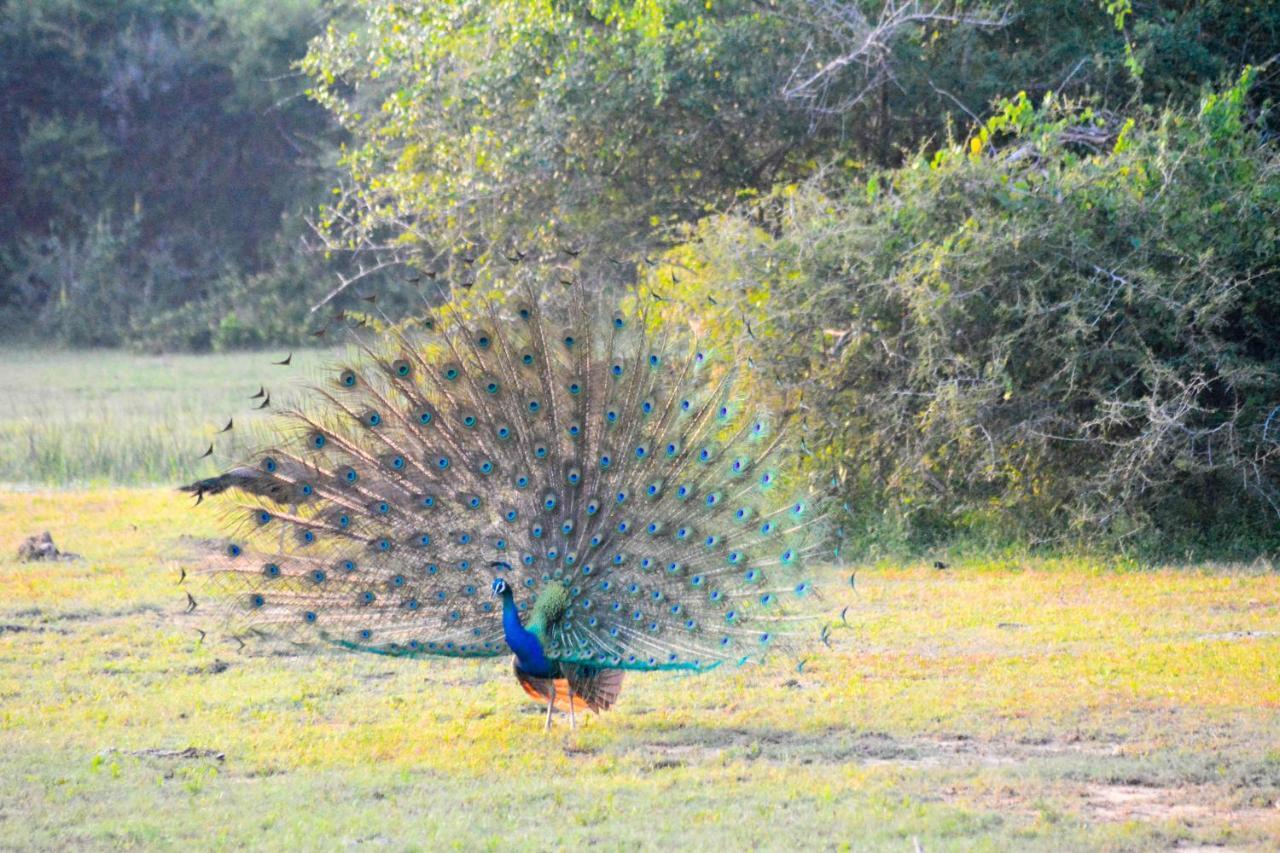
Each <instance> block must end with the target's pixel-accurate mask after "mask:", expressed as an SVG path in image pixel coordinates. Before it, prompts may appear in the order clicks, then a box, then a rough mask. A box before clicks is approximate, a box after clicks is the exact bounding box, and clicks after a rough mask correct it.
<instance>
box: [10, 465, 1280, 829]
mask: <svg viewBox="0 0 1280 853" xmlns="http://www.w3.org/2000/svg"><path fill="white" fill-rule="evenodd" d="M207 509H208V507H200V508H199V509H197V510H193V509H192V508H191V507H190V501H189V500H188V499H185V498H183V497H180V496H178V495H177V494H176V493H174V492H172V491H168V490H155V489H153V490H101V491H83V492H31V493H23V492H0V848H7V847H32V846H34V847H45V848H66V847H68V846H73V845H78V846H89V847H103V846H118V845H136V846H175V847H176V846H189V845H191V844H192V843H198V844H202V845H208V846H214V847H238V846H241V845H243V844H254V845H258V846H265V847H278V848H295V847H299V846H302V847H312V848H322V849H326V848H333V847H345V846H351V845H353V844H357V843H363V842H378V843H384V844H389V845H390V846H392V847H393V848H396V849H405V848H415V847H422V848H436V847H439V846H442V845H453V846H458V847H464V848H472V847H476V846H489V847H505V846H528V847H536V848H543V847H554V846H559V845H568V844H579V843H591V842H595V843H598V844H602V845H604V846H606V847H634V846H637V845H638V846H665V845H668V844H674V843H684V844H689V845H695V846H698V847H707V846H711V845H713V844H715V845H721V846H723V845H730V844H732V845H735V846H741V845H750V844H755V845H758V846H762V847H811V846H813V845H814V844H815V843H817V844H820V845H824V846H835V847H839V846H853V847H859V848H865V847H870V848H885V849H910V848H911V846H912V845H913V841H914V840H918V841H919V843H920V845H921V847H923V848H924V849H926V850H934V849H953V848H959V849H973V848H979V849H1006V848H1009V847H1014V846H1016V847H1019V848H1043V849H1062V848H1094V847H1109V848H1117V849H1129V848H1135V849H1149V848H1163V847H1168V846H1171V845H1180V844H1224V845H1227V846H1238V847H1242V848H1269V847H1271V846H1272V845H1273V842H1274V840H1275V839H1276V838H1280V809H1278V808H1277V807H1276V803H1277V800H1280V714H1278V710H1280V576H1277V575H1275V574H1272V573H1271V572H1270V571H1269V567H1256V568H1252V569H1248V568H1239V567H1235V568H1232V567H1185V568H1169V569H1161V570H1142V569H1139V568H1136V567H1133V566H1115V565H1112V564H1109V563H1107V562H1105V561H1091V560H1086V559H1058V560H1039V559H1021V558H1016V557H1002V558H1000V559H998V560H991V561H985V562H983V561H971V562H962V563H960V564H957V565H954V566H953V567H952V568H951V569H949V570H947V571H945V572H940V571H935V570H933V569H931V568H926V567H924V566H901V565H890V564H885V565H878V566H864V567H861V568H859V570H858V574H857V585H856V590H851V589H849V588H848V586H847V585H840V584H837V585H836V586H837V587H838V588H840V589H841V592H840V594H839V596H837V597H835V598H832V599H831V600H829V602H828V604H829V605H830V607H831V613H832V618H833V622H834V625H835V627H834V630H833V631H832V634H831V643H832V648H831V649H829V650H828V649H826V648H824V647H823V646H822V645H820V644H818V645H816V646H815V647H814V648H812V649H810V650H809V652H808V654H807V655H806V660H805V662H804V665H803V667H802V668H798V667H797V662H796V661H794V660H791V661H788V660H777V661H775V662H774V663H773V665H771V666H769V667H754V668H748V669H742V670H736V671H733V672H728V673H712V674H708V675H702V676H674V675H650V676H644V675H638V676H634V677H629V678H628V682H627V686H626V689H625V690H624V692H623V695H622V700H621V702H620V704H619V707H618V709H617V710H616V711H614V712H611V713H609V714H607V715H605V716H602V717H598V718H594V719H592V720H591V721H590V723H589V725H587V726H586V727H585V728H583V729H580V730H579V731H578V732H576V733H569V732H568V731H567V730H566V729H563V728H561V729H557V730H556V731H555V732H554V733H553V734H552V735H551V736H549V737H547V736H544V735H543V734H542V731H541V719H540V717H539V716H538V709H537V708H535V707H534V706H532V705H531V704H528V703H527V702H526V700H525V699H524V697H523V694H522V693H521V691H520V689H519V688H518V686H517V685H516V684H515V682H514V681H513V680H512V679H511V678H510V674H509V671H508V666H509V665H508V663H507V662H506V661H505V660H496V661H487V662H480V663H473V662H448V661H441V662H431V661H426V662H398V661H389V660H386V659H380V658H369V657H360V656H351V655H332V656H326V657H320V658H310V657H281V656H269V655H265V654H262V653H260V652H255V651H254V650H253V649H252V648H250V649H247V650H246V651H245V652H243V653H239V652H237V651H236V650H235V648H234V647H233V646H230V645H218V644H212V643H210V644H206V645H203V646H201V645H197V644H196V643H195V639H196V637H195V635H194V633H193V632H191V631H190V630H188V629H187V628H186V626H185V625H184V624H183V623H182V621H181V620H180V619H179V618H177V614H178V613H180V611H181V610H182V604H183V602H184V600H185V599H184V596H183V592H182V591H181V589H180V588H179V587H177V586H176V585H175V582H176V580H177V578H178V572H179V567H180V566H182V565H184V564H186V563H190V562H191V561H192V551H193V548H192V545H191V544H190V543H188V542H186V541H185V540H184V539H183V537H184V536H190V537H195V538H197V539H198V538H200V537H206V536H213V535H216V529H215V526H214V521H215V518H216V513H215V512H212V511H206V510H207ZM45 529H48V530H50V531H51V532H52V533H53V535H54V538H55V540H56V541H57V543H58V545H59V547H61V548H63V549H64V550H69V551H74V552H78V553H80V554H82V555H83V559H82V560H78V561H74V562H61V563H52V564H21V563H17V562H16V561H15V560H14V559H13V554H14V552H15V550H16V547H17V545H18V542H19V541H20V540H21V539H22V538H23V537H24V536H26V535H28V534H31V533H37V532H39V531H41V530H45ZM845 605H848V610H847V611H846V612H845V618H846V622H847V624H841V622H840V619H839V616H838V614H839V612H840V610H841V609H842V608H843V607H845ZM188 747H195V748H196V749H197V750H198V751H199V750H209V751H211V752H212V753H214V754H212V755H206V754H204V753H202V752H197V753H194V754H190V755H187V756H185V757H184V756H183V755H182V754H181V751H182V750H185V749H186V748H188ZM148 750H152V751H160V754H157V753H154V752H153V753H148V752H147V751H148ZM164 751H168V753H178V754H176V755H175V754H165V753H164ZM216 755H221V756H222V758H221V759H219V758H217V757H216Z"/></svg>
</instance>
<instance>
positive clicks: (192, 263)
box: [0, 0, 336, 345]
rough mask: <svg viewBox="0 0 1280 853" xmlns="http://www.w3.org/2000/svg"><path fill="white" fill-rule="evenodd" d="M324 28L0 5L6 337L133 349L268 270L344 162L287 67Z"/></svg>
mask: <svg viewBox="0 0 1280 853" xmlns="http://www.w3.org/2000/svg"><path fill="white" fill-rule="evenodd" d="M325 19H326V16H325V13H324V11H323V6H322V4H321V2H320V0H282V2H272V3H269V4H266V3H258V2H255V0H123V2H113V3H98V2H92V0H0V187H3V190H0V195H3V203H2V204H0V323H3V325H4V326H5V327H6V328H4V329H0V333H3V332H18V333H20V334H27V335H31V334H36V335H38V336H39V337H40V338H41V339H42V340H46V341H57V342H61V343H64V344H71V345H82V344H90V343H91V344H110V345H118V344H122V343H127V342H129V341H130V340H131V339H132V336H133V331H132V330H133V328H134V327H135V326H137V325H138V324H140V323H145V322H146V321H147V319H149V318H151V317H154V316H156V315H158V314H161V313H166V312H170V311H174V310H177V309H180V308H181V307H182V306H185V305H187V304H188V303H193V302H199V301H202V300H203V299H205V298H206V297H207V296H208V295H209V292H210V286H211V285H212V284H213V283H214V282H215V281H217V280H219V279H220V278H222V277H223V276H224V274H226V273H227V272H228V271H231V272H232V273H234V274H235V275H239V276H251V275H254V274H255V273H258V272H260V271H262V270H264V269H266V268H267V267H269V266H270V265H272V264H273V263H275V262H276V261H277V259H278V256H277V255H273V254H271V252H272V247H273V246H274V241H275V239H276V236H277V234H279V233H280V231H281V229H282V221H283V220H284V219H287V218H290V216H291V215H296V214H297V213H298V212H299V211H300V210H301V209H302V208H303V207H304V206H305V205H307V204H308V203H314V201H315V200H316V199H317V198H318V197H319V196H320V195H321V194H322V193H323V187H322V186H321V185H320V180H319V179H321V178H322V177H323V176H324V174H325V170H324V169H323V168H319V167H322V166H324V165H325V164H326V162H327V163H330V164H331V163H332V160H333V159H336V155H334V154H332V153H331V152H332V151H333V149H334V147H335V142H336V140H335V138H334V136H333V134H332V132H331V128H330V125H328V123H327V121H326V119H325V116H324V113H323V111H322V110H321V109H320V108H319V107H318V106H316V105H315V104H313V103H310V102H308V101H307V100H306V99H305V98H304V97H302V94H301V93H302V89H303V81H302V80H301V79H300V78H299V77H298V76H297V75H296V74H294V73H291V68H290V64H291V63H292V62H293V61H295V60H296V59H298V58H299V57H300V56H301V55H302V54H303V53H304V52H305V49H306V44H307V39H308V38H309V37H311V36H312V35H313V34H315V33H317V32H319V31H320V30H321V29H322V28H323V26H324V23H325ZM296 230H297V229H296V226H295V227H294V228H293V232H294V233H296Z"/></svg>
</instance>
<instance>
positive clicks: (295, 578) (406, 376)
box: [193, 288, 824, 670]
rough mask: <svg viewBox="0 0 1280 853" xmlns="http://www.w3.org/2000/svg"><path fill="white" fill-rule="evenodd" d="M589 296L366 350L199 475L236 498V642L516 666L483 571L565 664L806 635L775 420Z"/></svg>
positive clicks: (788, 467) (705, 358)
mask: <svg viewBox="0 0 1280 853" xmlns="http://www.w3.org/2000/svg"><path fill="white" fill-rule="evenodd" d="M575 291H576V293H573V294H565V293H561V292H557V293H555V294H553V295H550V296H544V297H542V298H538V297H537V296H536V295H535V292H534V291H533V290H532V289H529V288H525V289H522V292H523V294H524V295H523V298H522V299H517V300H506V301H504V302H502V303H499V302H495V301H490V300H483V299H482V300H477V301H476V302H477V304H478V306H479V307H478V308H477V309H476V310H475V311H474V312H473V315H472V316H471V317H470V318H469V319H467V320H466V321H464V320H462V319H461V315H460V314H453V315H448V316H441V315H440V314H438V313H437V314H430V313H428V314H427V315H426V316H424V317H423V318H421V319H420V320H419V321H418V322H416V323H414V324H412V325H411V326H407V327H404V328H400V329H393V330H391V331H388V332H387V333H385V334H384V335H382V336H381V337H380V338H379V339H378V340H376V341H371V342H364V343H360V344H359V345H358V346H356V347H355V348H354V349H353V351H352V354H351V357H350V358H349V359H348V360H347V361H346V362H344V363H342V364H340V365H337V366H336V367H335V368H334V369H333V371H332V373H331V375H330V376H328V377H326V378H324V379H323V380H321V381H320V382H318V383H317V384H316V385H315V386H314V387H312V388H309V389H308V390H307V393H306V395H305V396H303V398H302V400H303V402H301V403H300V404H298V405H296V406H293V407H291V408H289V409H287V410H282V411H281V412H280V413H279V414H278V415H277V416H276V417H275V419H274V420H273V422H272V430H271V434H270V440H269V441H268V442H267V443H266V444H265V445H264V447H263V449H262V450H261V451H259V452H258V453H257V454H256V455H255V456H254V457H253V458H251V459H249V460H247V461H245V462H244V463H243V464H242V465H241V466H239V467H237V468H235V469H233V470H232V471H230V472H228V473H227V474H224V475H222V478H213V479H211V480H209V481H204V485H205V488H204V489H202V490H201V492H202V494H203V493H210V494H212V493H214V492H216V491H222V490H225V491H226V492H227V494H228V495H229V496H234V497H231V498H222V499H220V500H224V501H225V500H228V499H230V500H232V501H233V503H232V504H231V509H230V510H229V512H230V514H231V519H232V525H233V531H234V532H233V535H232V538H231V541H230V543H229V544H228V545H227V546H226V549H225V552H224V553H222V554H220V555H219V556H217V557H216V558H214V559H213V560H212V561H211V562H210V563H209V565H207V566H206V567H205V568H204V570H203V571H202V574H203V575H204V578H203V580H204V581H205V583H206V584H207V585H208V588H209V589H211V590H212V591H213V592H215V593H216V594H217V597H218V599H219V600H220V601H221V602H222V603H223V611H224V612H225V613H226V614H227V615H228V617H229V618H230V620H231V623H232V629H233V630H234V631H236V632H251V633H255V634H268V635H273V636H283V637H286V638H288V639H290V640H291V641H293V642H295V643H301V644H306V645H317V644H334V645H337V646H341V647H344V648H347V649H353V650H359V651H365V652H373V653H378V654H384V655H396V656H425V655H442V656H453V657H488V656H495V655H501V654H508V653H509V650H508V647H507V645H506V643H505V642H504V635H503V628H502V624H501V623H502V620H501V610H502V604H501V602H500V601H499V600H498V599H497V598H496V597H494V596H492V595H490V584H491V582H492V581H493V579H494V578H495V577H502V578H504V579H505V580H506V582H507V585H508V586H509V587H510V588H511V589H512V591H513V593H514V600H515V602H516V606H517V607H518V609H519V611H520V613H521V615H522V620H523V622H524V624H525V625H527V626H528V628H529V630H531V631H533V632H534V633H535V634H536V635H537V636H538V637H539V639H540V640H541V642H542V644H543V645H544V647H545V652H546V657H547V659H548V660H550V661H554V662H557V663H559V664H563V665H565V667H566V669H567V668H568V667H569V666H582V667H592V668H611V669H636V670H661V669H685V670H704V669H708V668H711V667H714V666H716V665H718V664H720V663H721V662H725V661H732V662H735V663H737V662H745V661H748V660H754V659H759V658H761V657H762V656H763V655H764V654H765V653H766V651H768V650H769V649H770V648H771V647H775V646H778V645H780V644H781V645H785V644H787V642H788V641H789V639H790V638H792V637H793V636H795V635H796V633H797V632H798V631H799V630H801V629H802V628H804V627H806V626H807V625H808V624H809V622H808V621H807V620H808V619H809V618H810V617H809V616H808V615H807V614H808V612H809V611H810V610H811V608H807V607H806V606H805V597H806V596H807V595H808V594H809V593H810V592H811V590H812V584H811V581H810V580H809V578H808V576H807V575H806V574H805V567H806V563H807V562H808V561H810V560H811V559H812V558H813V557H814V555H816V554H818V553H819V552H820V551H821V550H822V549H823V548H824V546H823V541H824V536H823V534H822V531H821V526H822V525H821V520H820V518H819V515H820V514H818V513H815V512H814V511H813V507H812V506H811V503H810V500H809V498H808V497H806V496H805V491H804V489H803V488H801V487H799V486H797V485H796V484H795V483H796V481H797V480H798V478H795V477H792V476H789V472H790V471H792V469H793V467H794V466H793V464H791V461H792V460H794V454H792V453H790V452H789V451H788V450H787V444H786V443H785V442H784V441H783V431H782V429H781V426H782V423H781V418H780V417H777V416H775V415H771V414H770V413H769V412H767V411H765V409H764V408H763V407H762V405H761V404H759V403H758V402H756V398H755V397H754V395H753V391H752V387H751V383H750V382H749V381H748V379H749V377H746V376H744V375H743V373H744V371H743V370H741V369H740V366H739V364H738V362H737V360H735V358H734V354H733V353H732V352H728V353H715V352H710V351H707V350H704V349H701V348H700V347H699V346H698V345H697V340H696V335H695V334H693V332H692V331H690V330H684V331H679V332H671V331H664V332H654V331H653V330H651V329H650V328H649V327H648V322H647V317H646V315H645V313H644V311H642V310H641V309H640V308H638V307H636V305H637V304H638V303H637V301H636V300H631V302H632V303H633V305H632V307H631V309H630V310H627V311H622V310H619V311H605V310H601V309H600V308H599V307H598V300H596V299H594V298H588V297H587V296H585V295H583V294H582V291H581V288H575ZM199 485H200V484H197V486H199ZM193 488H194V487H193ZM206 609H207V608H206Z"/></svg>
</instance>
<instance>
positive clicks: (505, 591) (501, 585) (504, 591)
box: [491, 578, 511, 595]
mask: <svg viewBox="0 0 1280 853" xmlns="http://www.w3.org/2000/svg"><path fill="white" fill-rule="evenodd" d="M491 591H492V592H493V594H494V595H509V594H510V593H511V587H509V586H507V580H506V578H494V579H493V586H492V587H491Z"/></svg>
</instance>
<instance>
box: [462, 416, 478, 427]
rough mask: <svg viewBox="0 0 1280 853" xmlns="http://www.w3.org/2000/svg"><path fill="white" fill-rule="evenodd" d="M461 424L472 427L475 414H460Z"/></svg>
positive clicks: (474, 421)
mask: <svg viewBox="0 0 1280 853" xmlns="http://www.w3.org/2000/svg"><path fill="white" fill-rule="evenodd" d="M462 425H463V426H464V427H466V428H467V429H471V428H472V427H474V426H475V425H476V416H475V415H463V416H462Z"/></svg>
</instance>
